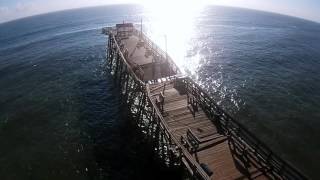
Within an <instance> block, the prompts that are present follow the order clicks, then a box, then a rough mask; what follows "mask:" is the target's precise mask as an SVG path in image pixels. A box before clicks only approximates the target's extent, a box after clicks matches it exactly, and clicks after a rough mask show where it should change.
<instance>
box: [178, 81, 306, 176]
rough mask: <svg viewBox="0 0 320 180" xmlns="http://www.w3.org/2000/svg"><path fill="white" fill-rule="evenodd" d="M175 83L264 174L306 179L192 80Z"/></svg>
mask: <svg viewBox="0 0 320 180" xmlns="http://www.w3.org/2000/svg"><path fill="white" fill-rule="evenodd" d="M177 83H179V84H180V85H181V83H182V85H183V86H184V88H185V89H186V91H187V93H189V94H192V96H193V97H195V100H196V101H197V102H198V103H199V104H200V105H201V108H202V109H203V110H204V111H205V112H206V114H207V115H208V117H209V118H210V119H211V120H212V121H213V122H214V123H216V125H217V127H218V129H220V130H221V131H222V133H223V134H225V135H228V136H229V137H230V138H232V140H233V141H234V142H235V143H236V145H237V146H242V149H243V150H245V151H247V152H248V153H247V154H248V156H249V157H250V160H252V161H255V162H256V163H258V164H259V165H260V166H261V167H263V168H264V169H265V170H266V172H269V173H272V174H274V175H275V176H276V177H278V178H281V179H307V177H305V176H304V175H303V174H302V173H300V172H299V171H298V170H296V169H295V168H294V167H293V166H292V165H290V164H288V163H287V162H285V161H284V160H283V159H281V158H280V157H279V156H278V155H276V154H275V153H274V152H272V151H271V150H270V149H269V148H268V147H267V146H266V145H265V144H264V143H263V142H261V141H260V140H259V139H258V138H257V137H256V136H255V135H253V134H252V133H251V132H250V131H248V130H247V128H245V127H244V126H243V125H242V124H240V123H239V122H237V121H236V120H234V119H233V118H232V117H231V116H230V115H229V114H228V113H227V112H225V111H224V110H222V109H221V108H220V107H219V106H218V105H217V104H216V103H215V101H214V100H213V99H212V98H211V96H210V95H209V94H208V93H207V92H205V91H204V90H203V89H202V88H201V87H200V86H199V85H198V84H197V83H195V82H194V81H193V80H192V79H190V78H189V77H184V78H180V79H177Z"/></svg>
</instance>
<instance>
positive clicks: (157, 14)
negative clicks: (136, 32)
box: [140, 0, 205, 67]
mask: <svg viewBox="0 0 320 180" xmlns="http://www.w3.org/2000/svg"><path fill="white" fill-rule="evenodd" d="M140 2H141V4H142V5H143V6H144V7H145V10H146V12H147V16H146V17H145V18H146V19H144V21H145V22H147V23H144V25H145V26H147V30H148V32H146V33H147V34H148V36H151V38H152V39H153V40H154V41H155V42H156V43H157V44H158V45H160V46H161V48H163V49H165V40H164V39H165V38H164V37H166V38H167V47H168V48H167V49H168V53H169V55H170V56H171V57H172V58H173V59H174V61H175V62H176V63H177V64H178V66H180V67H181V66H182V65H183V64H184V63H183V61H184V57H185V56H186V51H187V48H188V47H187V46H188V41H189V40H190V37H191V36H192V34H193V31H194V29H195V20H196V18H197V16H199V14H200V11H201V10H202V9H203V7H204V6H205V3H204V2H205V1H201V0H159V1H150V0H140Z"/></svg>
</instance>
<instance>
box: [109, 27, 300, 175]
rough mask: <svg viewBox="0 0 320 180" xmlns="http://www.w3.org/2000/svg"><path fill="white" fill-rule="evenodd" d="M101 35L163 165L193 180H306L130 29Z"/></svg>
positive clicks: (112, 65) (118, 79)
mask: <svg viewBox="0 0 320 180" xmlns="http://www.w3.org/2000/svg"><path fill="white" fill-rule="evenodd" d="M103 32H104V33H105V34H107V35H108V46H107V60H108V62H107V63H108V68H109V69H110V71H111V74H112V75H113V76H114V79H115V83H118V85H119V87H120V89H121V92H120V93H121V95H122V96H123V99H124V101H125V102H126V103H127V104H128V108H129V109H130V111H131V113H132V115H133V116H134V117H136V121H137V125H138V126H139V127H140V128H141V130H142V132H144V133H145V134H146V137H147V138H148V139H149V140H150V141H151V142H153V144H154V147H153V148H154V150H155V151H156V154H157V155H158V156H159V157H161V159H163V161H164V163H165V164H167V165H168V166H181V167H183V168H184V169H186V170H187V172H188V174H189V175H190V177H193V178H195V179H306V177H305V176H303V175H302V174H301V173H300V172H299V171H297V170H296V169H295V168H293V167H292V166H291V165H289V164H288V163H286V162H285V161H284V160H282V159H281V158H280V157H278V156H277V155H275V154H274V153H273V152H272V151H271V150H270V149H269V148H268V147H267V146H266V145H264V144H263V143H262V142H261V141H259V140H258V139H257V138H256V137H255V136H254V135H253V134H251V133H250V132H249V131H248V130H247V129H246V128H244V127H243V126H242V125H241V124H239V123H238V122H237V121H235V120H233V119H232V117H230V116H229V115H228V114H227V113H226V112H224V111H223V110H222V109H221V108H219V106H217V104H216V103H215V102H214V101H213V100H212V98H211V97H210V96H209V95H208V94H207V93H206V92H205V91H204V90H202V89H201V88H200V87H199V86H198V85H197V84H196V83H194V82H193V81H192V80H191V79H190V78H188V77H183V76H182V75H181V73H180V70H179V68H178V67H177V66H176V65H175V64H174V62H173V61H172V59H171V58H170V57H169V56H168V55H167V54H166V53H165V52H163V51H162V50H161V49H160V48H158V46H157V45H156V44H154V43H153V42H152V41H151V40H150V39H149V38H147V37H146V36H145V35H144V34H143V33H142V32H139V31H138V30H137V29H136V28H134V26H133V24H131V23H126V24H117V25H116V26H115V27H108V28H104V29H103Z"/></svg>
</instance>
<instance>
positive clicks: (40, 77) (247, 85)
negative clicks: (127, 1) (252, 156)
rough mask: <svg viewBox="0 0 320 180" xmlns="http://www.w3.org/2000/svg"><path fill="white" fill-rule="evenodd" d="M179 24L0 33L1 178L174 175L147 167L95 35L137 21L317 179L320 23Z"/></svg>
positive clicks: (33, 26) (67, 18)
mask: <svg viewBox="0 0 320 180" xmlns="http://www.w3.org/2000/svg"><path fill="white" fill-rule="evenodd" d="M181 14H182V15H183V16H182V15H180V16H179V17H178V19H175V18H172V17H170V16H168V17H165V16H164V15H159V14H153V13H152V12H150V11H148V10H146V9H145V8H143V7H141V6H136V5H121V6H106V7H95V8H86V9H76V10H69V11H61V12H56V13H50V14H45V15H39V16H34V17H29V18H25V19H20V20H16V21H12V22H8V23H3V24H0V175H1V179H150V178H151V177H159V179H161V178H166V177H167V176H170V175H172V174H174V173H173V172H170V170H167V169H165V168H163V167H162V166H161V164H158V163H157V161H155V160H150V159H149V158H147V157H148V156H146V154H148V153H150V152H149V151H148V147H147V146H146V145H145V144H143V143H142V142H141V140H140V139H141V138H142V137H141V134H139V131H138V130H136V129H134V128H133V127H134V126H132V125H130V120H128V119H126V118H125V115H123V113H122V112H123V111H122V108H121V106H120V104H119V97H118V96H117V89H116V88H115V87H114V85H113V83H112V79H111V77H110V75H109V74H108V73H107V71H106V70H105V68H104V67H105V66H104V63H105V46H106V42H107V38H106V37H105V36H104V35H102V34H101V28H102V27H104V26H108V25H114V24H115V23H118V22H122V21H123V20H125V21H131V22H135V23H139V22H140V20H141V19H143V22H144V23H143V24H144V25H143V30H144V32H146V33H147V34H148V35H149V36H150V37H151V38H153V39H154V40H155V41H156V42H157V43H158V44H159V45H160V46H162V47H164V46H163V34H166V35H167V38H168V52H169V54H170V55H171V56H172V57H173V58H174V60H175V61H176V62H177V64H178V65H179V66H180V67H181V68H182V69H183V70H184V71H185V73H186V74H188V75H190V76H192V77H193V78H194V79H195V80H196V81H198V82H199V84H201V85H202V86H203V87H204V88H206V89H207V90H208V91H209V92H210V93H211V94H212V96H213V98H214V99H215V100H216V101H217V102H218V103H219V104H220V105H221V106H222V107H223V108H224V109H225V110H226V111H228V112H229V113H230V114H232V116H234V117H235V118H236V119H237V120H238V121H240V122H241V123H243V124H244V125H245V126H246V127H247V128H248V129H249V130H251V131H252V132H254V133H255V134H256V135H257V136H258V137H259V138H260V139H261V140H263V141H264V142H265V143H267V144H268V145H269V146H270V148H271V149H273V150H274V151H275V152H276V153H278V154H279V155H280V156H281V157H283V158H284V159H286V160H288V161H289V162H290V163H292V164H293V165H294V166H296V167H298V168H299V169H301V170H302V171H303V172H304V173H305V174H307V175H308V176H309V177H311V178H312V179H318V178H319V175H318V173H317V170H318V167H319V166H318V165H317V163H318V161H320V151H319V150H320V141H319V139H320V103H319V102H320V90H319V89H320V83H319V82H320V71H319V70H320V51H319V50H320V24H319V23H315V22H310V21H306V20H302V19H298V18H293V17H288V16H283V15H278V14H271V13H266V12H259V11H253V10H246V9H237V8H226V7H213V6H210V7H205V8H203V9H201V10H199V11H197V12H194V13H193V15H192V17H189V16H187V15H189V14H190V13H189V14H187V13H186V14H183V13H181ZM187 17H188V18H187ZM166 175H167V176H166Z"/></svg>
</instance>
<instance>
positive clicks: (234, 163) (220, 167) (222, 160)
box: [150, 83, 269, 179]
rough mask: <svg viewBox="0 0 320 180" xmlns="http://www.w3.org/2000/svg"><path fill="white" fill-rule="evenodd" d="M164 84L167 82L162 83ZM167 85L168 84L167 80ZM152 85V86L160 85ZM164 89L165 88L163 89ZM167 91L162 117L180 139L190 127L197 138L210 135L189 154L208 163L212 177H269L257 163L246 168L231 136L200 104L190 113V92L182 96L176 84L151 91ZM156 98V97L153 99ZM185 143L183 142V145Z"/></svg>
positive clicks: (202, 162)
mask: <svg viewBox="0 0 320 180" xmlns="http://www.w3.org/2000/svg"><path fill="white" fill-rule="evenodd" d="M162 84H164V83H162ZM166 84H168V83H166ZM157 86H159V84H157V85H152V86H150V88H151V89H152V87H157ZM163 90H164V91H163ZM161 91H163V92H164V93H163V94H164V96H165V98H164V104H163V106H164V107H163V116H164V120H165V121H166V123H167V124H168V127H169V131H170V132H171V133H172V134H173V135H174V136H175V137H176V138H177V139H180V138H181V137H185V138H186V136H187V130H188V129H190V130H191V131H192V132H194V134H196V135H197V136H198V137H205V138H207V142H204V143H202V144H201V146H200V147H199V149H197V150H196V151H194V152H190V155H191V156H192V157H193V158H194V160H195V161H196V162H198V163H199V164H206V165H207V166H208V168H209V169H210V170H212V171H213V174H212V176H211V178H212V179H268V178H269V177H268V176H267V174H264V172H263V171H259V170H258V169H257V168H256V167H255V165H251V166H250V167H246V165H245V163H244V162H242V160H241V158H238V157H237V156H240V155H239V154H237V153H235V152H233V150H232V147H231V143H230V140H228V137H227V136H225V135H223V134H220V133H219V132H218V130H217V128H216V126H215V124H214V123H213V122H212V121H211V120H210V119H209V118H208V117H207V115H206V114H205V112H204V111H203V110H202V109H201V108H200V107H199V109H198V111H197V112H195V114H194V115H193V113H191V111H190V109H189V108H188V102H187V98H188V97H187V95H186V94H184V95H180V93H179V92H178V90H177V89H175V88H174V87H173V84H168V85H166V87H165V89H163V88H161V89H156V90H154V91H152V90H151V93H153V94H159V93H161ZM153 100H154V101H156V99H155V98H154V99H153ZM181 145H182V144H181Z"/></svg>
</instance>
